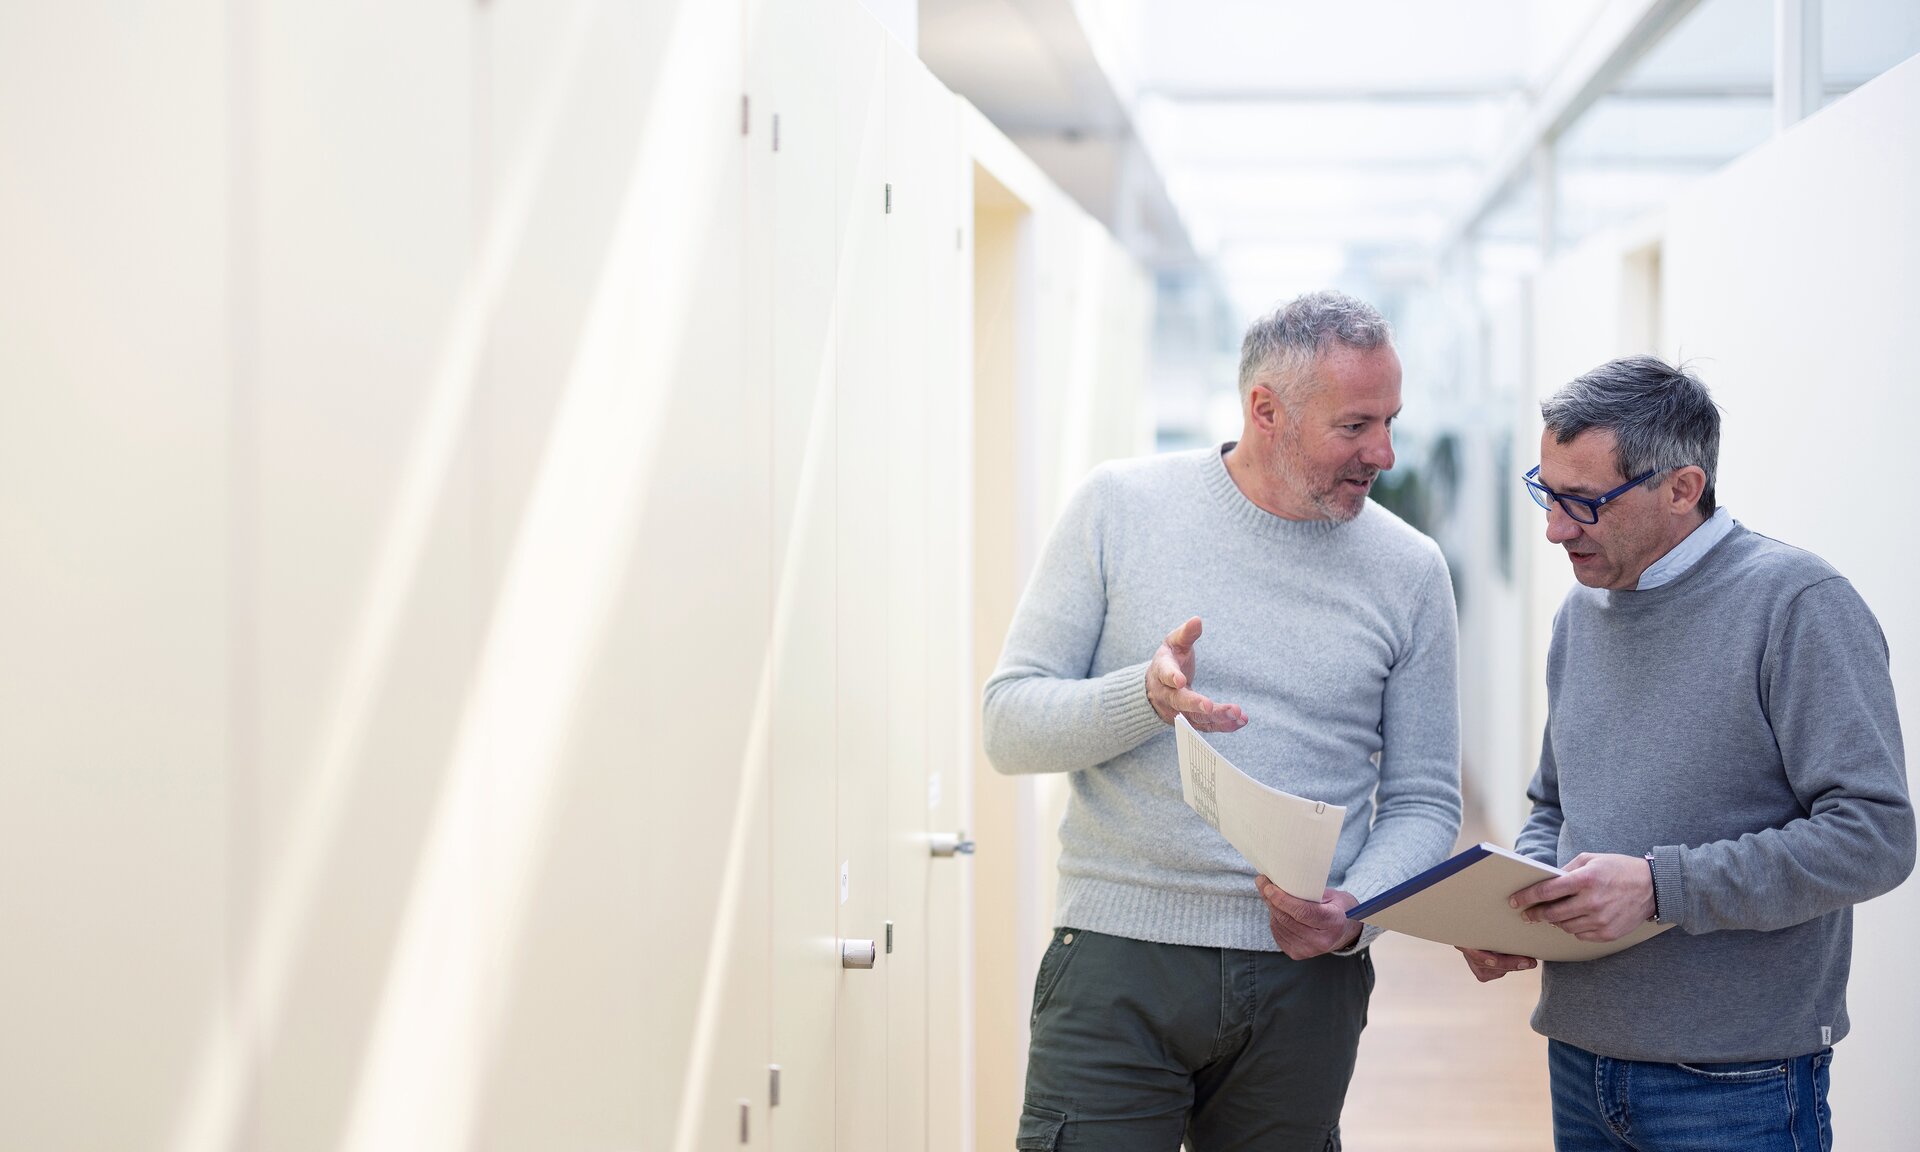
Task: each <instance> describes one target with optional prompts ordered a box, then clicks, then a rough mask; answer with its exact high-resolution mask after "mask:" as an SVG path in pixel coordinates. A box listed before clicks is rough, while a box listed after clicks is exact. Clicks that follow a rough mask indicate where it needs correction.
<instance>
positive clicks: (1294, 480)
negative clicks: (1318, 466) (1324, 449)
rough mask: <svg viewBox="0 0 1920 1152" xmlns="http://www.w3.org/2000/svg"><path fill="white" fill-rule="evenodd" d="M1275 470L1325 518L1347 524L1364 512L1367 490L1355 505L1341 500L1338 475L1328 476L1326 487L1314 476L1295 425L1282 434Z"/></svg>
mask: <svg viewBox="0 0 1920 1152" xmlns="http://www.w3.org/2000/svg"><path fill="white" fill-rule="evenodd" d="M1274 470H1275V472H1276V473H1278V475H1279V477H1280V483H1281V485H1282V486H1283V487H1285V488H1288V489H1291V490H1292V491H1295V492H1298V493H1300V494H1301V495H1302V496H1304V497H1305V498H1306V501H1307V503H1308V504H1310V505H1312V506H1313V510H1314V511H1315V512H1318V513H1319V514H1320V518H1321V519H1323V520H1331V521H1333V522H1334V523H1335V524H1344V523H1346V522H1347V521H1349V520H1351V519H1353V518H1354V517H1355V516H1358V515H1360V510H1361V509H1362V508H1364V507H1366V503H1367V497H1366V493H1364V492H1363V493H1361V494H1360V498H1359V499H1357V500H1355V501H1354V502H1353V505H1352V506H1351V507H1348V506H1347V505H1346V504H1344V503H1342V502H1341V501H1340V500H1339V499H1338V496H1339V489H1340V484H1341V480H1340V478H1339V477H1338V476H1333V477H1329V478H1327V481H1326V484H1325V486H1324V487H1322V486H1318V485H1316V484H1315V481H1314V477H1313V476H1312V475H1310V474H1309V472H1308V466H1307V460H1306V453H1304V452H1302V451H1301V450H1300V437H1299V434H1298V433H1296V432H1295V431H1294V430H1293V429H1292V428H1291V427H1289V428H1288V429H1287V430H1286V431H1284V432H1282V433H1281V434H1280V451H1278V452H1276V453H1274Z"/></svg>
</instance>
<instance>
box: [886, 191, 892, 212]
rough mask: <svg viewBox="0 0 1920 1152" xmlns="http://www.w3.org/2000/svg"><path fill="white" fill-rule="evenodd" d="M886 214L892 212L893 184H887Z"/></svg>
mask: <svg viewBox="0 0 1920 1152" xmlns="http://www.w3.org/2000/svg"><path fill="white" fill-rule="evenodd" d="M887 214H888V215H892V214H893V185H891V184H889V185H887Z"/></svg>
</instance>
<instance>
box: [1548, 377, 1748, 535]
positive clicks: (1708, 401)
mask: <svg viewBox="0 0 1920 1152" xmlns="http://www.w3.org/2000/svg"><path fill="white" fill-rule="evenodd" d="M1540 415H1541V417H1542V418H1543V419H1544V420H1545V421H1546V424H1547V430H1548V431H1549V432H1552V433H1553V436H1554V440H1555V441H1556V442H1558V443H1561V444H1565V443H1566V442H1567V441H1569V440H1571V439H1573V438H1574V437H1575V436H1578V435H1580V433H1582V432H1585V431H1587V430H1588V429H1590V428H1604V429H1606V430H1608V431H1610V432H1612V433H1613V436H1614V441H1615V444H1616V445H1617V447H1616V449H1615V462H1616V464H1617V465H1618V466H1619V468H1620V475H1621V477H1622V478H1624V479H1632V478H1633V477H1635V476H1638V475H1640V474H1641V473H1642V472H1654V473H1656V475H1654V476H1652V477H1649V478H1648V480H1647V483H1649V484H1652V483H1654V482H1655V481H1657V480H1658V479H1659V478H1660V477H1659V475H1658V474H1659V473H1664V472H1668V471H1671V470H1672V469H1675V468H1685V467H1686V466H1688V465H1690V464H1691V465H1694V466H1696V467H1698V468H1699V469H1700V470H1701V471H1702V472H1705V473H1706V474H1707V486H1706V488H1705V490H1703V491H1702V492H1701V493H1700V502H1699V503H1698V504H1696V505H1695V506H1694V507H1695V509H1696V510H1698V511H1699V512H1700V513H1702V514H1703V515H1707V516H1711V515H1713V510H1714V508H1715V507H1716V505H1715V502H1714V494H1713V481H1714V474H1715V472H1716V471H1717V470H1718V469H1719V466H1720V409H1719V407H1718V406H1717V405H1715V404H1714V402H1713V397H1712V396H1710V395H1709V394H1708V393H1707V386H1706V385H1705V384H1703V383H1701V382H1700V378H1699V377H1697V376H1695V375H1694V374H1693V373H1691V372H1688V371H1687V370H1686V369H1685V368H1678V367H1675V366H1673V365H1671V364H1668V363H1667V362H1666V361H1664V360H1662V359H1660V358H1659V357H1657V356H1622V357H1621V358H1620V359H1618V360H1609V361H1607V362H1606V363H1605V364H1602V365H1600V367H1598V368H1595V369H1594V370H1593V371H1591V372H1589V373H1587V374H1586V375H1585V376H1582V377H1580V378H1579V379H1577V380H1574V381H1572V382H1571V383H1569V384H1566V385H1564V386H1562V387H1561V389H1560V390H1559V391H1558V392H1555V393H1554V394H1553V395H1551V396H1549V397H1547V398H1546V399H1545V400H1543V401H1541V403H1540Z"/></svg>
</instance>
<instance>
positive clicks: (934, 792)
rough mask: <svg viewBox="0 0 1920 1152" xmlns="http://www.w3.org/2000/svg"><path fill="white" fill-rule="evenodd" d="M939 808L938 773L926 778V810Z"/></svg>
mask: <svg viewBox="0 0 1920 1152" xmlns="http://www.w3.org/2000/svg"><path fill="white" fill-rule="evenodd" d="M938 807H940V773H938V772H934V773H932V774H930V775H929V776H928V777H927V810H928V811H932V810H933V809H935V808H938Z"/></svg>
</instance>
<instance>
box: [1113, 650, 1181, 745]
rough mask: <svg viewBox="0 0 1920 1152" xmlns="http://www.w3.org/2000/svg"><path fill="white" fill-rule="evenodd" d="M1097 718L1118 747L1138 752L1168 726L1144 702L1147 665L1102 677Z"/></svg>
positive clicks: (1119, 670)
mask: <svg viewBox="0 0 1920 1152" xmlns="http://www.w3.org/2000/svg"><path fill="white" fill-rule="evenodd" d="M1101 679H1102V680H1103V681H1104V682H1105V683H1104V686H1103V687H1102V688H1101V690H1100V715H1101V718H1102V719H1103V720H1104V722H1105V723H1106V726H1107V730H1108V731H1109V732H1111V733H1113V735H1114V738H1115V739H1116V740H1118V741H1119V742H1120V745H1121V747H1123V748H1125V749H1128V750H1132V749H1134V748H1138V747H1139V746H1140V745H1141V744H1142V743H1144V742H1145V741H1146V740H1147V739H1149V738H1150V737H1153V736H1156V735H1158V734H1159V732H1160V730H1161V729H1163V728H1165V727H1166V726H1167V722H1166V721H1165V720H1162V719H1160V714H1159V713H1158V712H1155V711H1154V710H1153V702H1152V701H1150V700H1148V699H1147V662H1146V661H1142V662H1140V663H1138V664H1129V665H1127V666H1126V667H1125V668H1116V669H1114V670H1113V671H1112V672H1109V673H1107V674H1106V675H1105V676H1103V677H1101Z"/></svg>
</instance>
